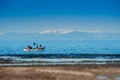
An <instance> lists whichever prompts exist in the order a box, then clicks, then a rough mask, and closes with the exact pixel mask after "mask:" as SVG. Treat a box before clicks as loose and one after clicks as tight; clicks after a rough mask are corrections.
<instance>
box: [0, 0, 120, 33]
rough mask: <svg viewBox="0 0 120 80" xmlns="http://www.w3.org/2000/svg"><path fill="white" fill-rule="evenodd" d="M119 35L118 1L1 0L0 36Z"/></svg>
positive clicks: (119, 1) (119, 5)
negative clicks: (46, 33) (54, 33)
mask: <svg viewBox="0 0 120 80" xmlns="http://www.w3.org/2000/svg"><path fill="white" fill-rule="evenodd" d="M57 29H61V30H64V29H65V30H67V29H68V30H80V31H99V32H110V33H116V32H117V33H118V32H120V0H0V34H2V33H8V32H17V33H36V32H42V31H45V30H47V31H48V30H57Z"/></svg>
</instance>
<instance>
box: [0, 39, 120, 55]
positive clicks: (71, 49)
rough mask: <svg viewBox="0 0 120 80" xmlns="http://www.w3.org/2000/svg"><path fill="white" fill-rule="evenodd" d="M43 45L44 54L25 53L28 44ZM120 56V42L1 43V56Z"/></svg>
mask: <svg viewBox="0 0 120 80" xmlns="http://www.w3.org/2000/svg"><path fill="white" fill-rule="evenodd" d="M34 42H36V43H38V44H42V45H43V46H46V49H45V50H44V51H42V52H24V51H23V48H25V47H26V46H27V45H28V44H30V45H31V46H32V47H36V46H34V45H33V43H34ZM30 53H33V54H120V41H115V40H105V41H103V40H98V41H97V40H87V41H0V55H1V54H30Z"/></svg>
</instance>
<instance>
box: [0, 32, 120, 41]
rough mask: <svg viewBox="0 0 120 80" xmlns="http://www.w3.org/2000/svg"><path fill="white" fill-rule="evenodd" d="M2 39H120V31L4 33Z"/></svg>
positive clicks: (0, 36)
mask: <svg viewBox="0 0 120 80" xmlns="http://www.w3.org/2000/svg"><path fill="white" fill-rule="evenodd" d="M0 40H120V33H100V32H82V31H69V32H57V31H54V32H51V31H50V32H49V31H48V32H47V31H46V32H41V33H14V32H9V33H4V34H0Z"/></svg>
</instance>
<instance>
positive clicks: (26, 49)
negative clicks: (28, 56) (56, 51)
mask: <svg viewBox="0 0 120 80" xmlns="http://www.w3.org/2000/svg"><path fill="white" fill-rule="evenodd" d="M44 49H45V47H43V48H32V49H28V48H24V49H23V51H44Z"/></svg>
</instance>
